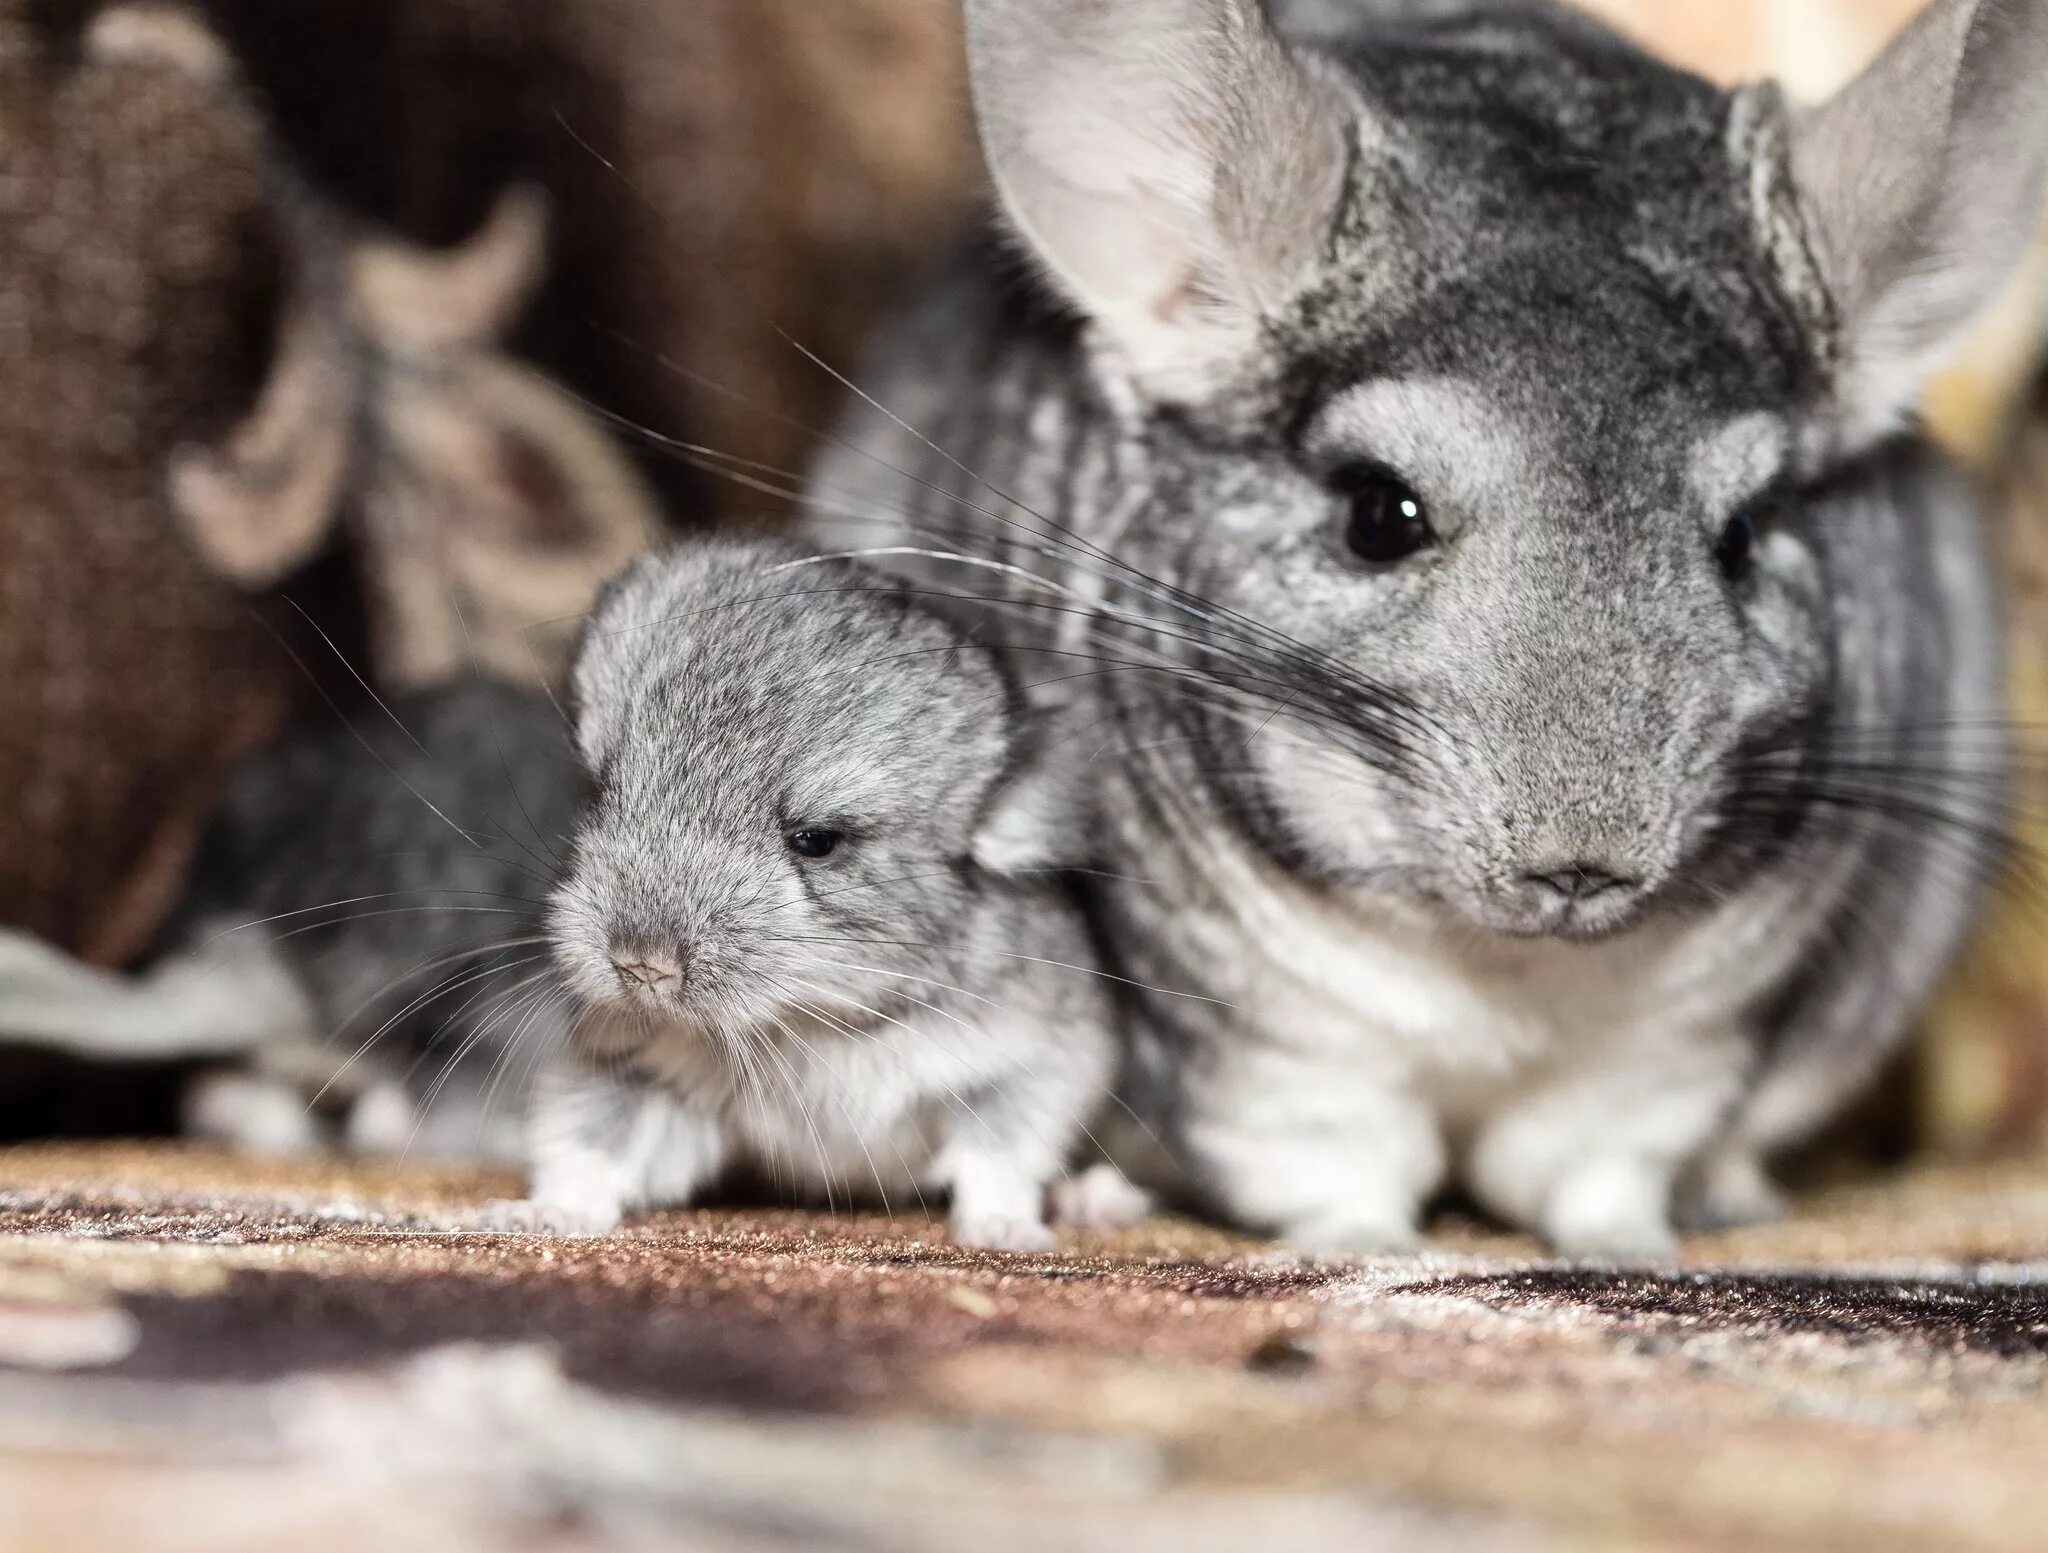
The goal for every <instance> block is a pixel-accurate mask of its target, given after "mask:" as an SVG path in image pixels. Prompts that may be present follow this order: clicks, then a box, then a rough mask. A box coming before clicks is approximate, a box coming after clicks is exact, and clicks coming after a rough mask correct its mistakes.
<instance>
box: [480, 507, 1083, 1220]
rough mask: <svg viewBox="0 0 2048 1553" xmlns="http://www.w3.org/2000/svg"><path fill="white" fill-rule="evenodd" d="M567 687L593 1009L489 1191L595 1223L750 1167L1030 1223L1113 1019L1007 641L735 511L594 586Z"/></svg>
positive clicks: (563, 903)
mask: <svg viewBox="0 0 2048 1553" xmlns="http://www.w3.org/2000/svg"><path fill="white" fill-rule="evenodd" d="M575 697H576V704H577V726H578V737H579V741H580V745H581V749H582V754H583V757H584V760H585V761H586V763H587V764H588V766H589V768H590V769H591V770H592V771H593V772H594V773H595V774H596V776H597V783H598V790H597V795H596V798H595V800H594V802H593V805H592V808H591V811H590V814H589V817H588V819H587V821H586V823H585V824H584V826H583V829H582V830H581V832H580V833H579V835H578V837H577V841H576V848H575V859H574V864H573V866H572V868H571V869H570V871H569V873H568V875H567V877H566V878H565V880H564V882H563V885H562V888H561V890H560V892H559V893H558V895H557V896H556V899H555V902H554V907H553V910H552V913H551V928H552V932H553V935H554V940H555V949H556V958H557V961H558V963H559V965H560V968H561V972H562V975H563V978H564V980H565V983H566V985H567V986H568V988H569V989H570V990H571V992H572V993H573V994H574V995H575V996H576V997H577V999H578V1000H579V1002H580V1003H581V1005H582V1006H583V1008H584V1010H585V1014H584V1018H583V1020H582V1021H581V1023H580V1024H579V1027H578V1031H577V1035H576V1037H575V1039H574V1041H573V1042H572V1045H571V1048H570V1050H569V1051H567V1052H566V1053H565V1054H564V1057H563V1060H562V1061H561V1062H560V1063H558V1064H556V1065H555V1066H554V1067H553V1068H552V1069H551V1070H550V1071H549V1072H548V1073H547V1074H546V1075H545V1076H544V1077H543V1079H542V1082H541V1085H540V1088H539V1091H538V1093H537V1096H536V1103H535V1110H534V1118H533V1140H534V1181H533V1186H532V1198H531V1200H530V1201H528V1202H525V1203H520V1204H511V1205H507V1207H506V1209H505V1210H503V1212H502V1213H501V1214H500V1215H499V1216H498V1217H499V1220H500V1222H504V1223H508V1224H511V1225H514V1226H518V1227H530V1226H536V1225H537V1226H541V1227H575V1228H578V1229H590V1228H600V1229H601V1228H608V1227H609V1226H610V1225H611V1224H613V1223H615V1222H616V1221H617V1219H618V1217H619V1215H620V1213H622V1212H623V1211H625V1210H627V1209H631V1208H633V1207H637V1206H643V1205H647V1204H651V1203H677V1202H683V1201H687V1200H689V1199H690V1198H691V1197H693V1196H694V1195H696V1194H697V1193H698V1192H700V1191H701V1190H702V1189H703V1188H704V1187H705V1186H707V1185H708V1184H710V1183H711V1182H712V1181H713V1180H714V1179H716V1178H717V1177H719V1176H720V1175H722V1174H723V1173H724V1172H726V1171H727V1170H728V1169H730V1168H732V1167H735V1166H740V1167H747V1166H750V1167H752V1168H754V1169H757V1170H759V1171H761V1172H763V1173H765V1174H767V1175H769V1176H772V1177H773V1178H775V1179H776V1180H778V1181H781V1182H783V1183H785V1184H789V1185H794V1186H795V1187H797V1188H799V1189H800V1190H802V1191H803V1192H805V1193H806V1194H807V1195H816V1196H821V1197H823V1198H825V1199H826V1200H827V1201H844V1200H846V1199H847V1198H849V1197H868V1198H872V1197H875V1196H877V1195H879V1196H880V1197H881V1198H882V1199H883V1200H884V1201H885V1202H896V1203H909V1202H913V1201H915V1200H917V1199H918V1198H919V1196H920V1195H921V1193H922V1192H923V1191H925V1190H935V1191H950V1192H951V1194H952V1221H951V1222H952V1228H953V1232H954V1235H955V1237H956V1238H958V1239H962V1240H968V1241H973V1242H975V1243H979V1244H992V1245H1001V1246H1009V1247H1017V1248H1023V1247H1035V1246H1041V1245H1044V1244H1048V1243H1049V1239H1048V1234H1047V1231H1046V1229H1045V1225H1044V1199H1045V1189H1046V1188H1047V1186H1048V1185H1050V1184H1051V1183H1052V1182H1053V1180H1054V1178H1055V1177H1056V1176H1058V1175H1059V1174H1060V1173H1061V1172H1062V1170H1063V1169H1064V1167H1065V1165H1066V1164H1067V1162H1068V1158H1069V1156H1070V1154H1071V1153H1072V1152H1073V1150H1074V1148H1075V1145H1076V1144H1077V1142H1078V1141H1079V1139H1080V1138H1081V1136H1082V1131H1083V1127H1084V1125H1085V1122H1086V1121H1087V1119H1088V1118H1089V1117H1090V1116H1091V1115H1092V1114H1093V1113H1094V1111H1095V1110H1096V1108H1097V1107H1098V1106H1099V1105H1100V1104H1101V1102H1102V1100H1103V1098H1104V1095H1105V1092H1106V1089H1107V1086H1108V1083H1109V1076H1110V1074H1109V1069H1110V1063H1111V1058H1112V1047H1111V1043H1110V1040H1109V1036H1108V1032H1107V1021H1106V1015H1105V1010H1104V1000H1103V997H1102V994H1101V991H1100V988H1099V985H1098V981H1097V977H1096V975H1095V973H1094V971H1093V969H1092V966H1091V957H1090V948H1089V944H1088V942H1087V939H1086V936H1085V934H1084V933H1083V931H1082V927H1081V924H1080V920H1079V917H1078V914H1077V913H1076V912H1075V911H1074V910H1073V909H1072V907H1071V905H1070V904H1069V903H1068V902H1067V901H1066V900H1065V899H1064V898H1063V896H1062V894H1061V888H1060V885H1059V883H1058V881H1057V880H1056V879H1055V878H1054V877H1053V876H1052V875H1051V873H1050V870H1051V869H1052V868H1053V867H1055V866H1056V865H1058V864H1060V863H1061V862H1064V861H1068V860H1071V859H1073V858H1074V857H1075V856H1076V855H1077V854H1084V853H1085V850H1086V838H1087V830H1086V820H1085V814H1084V812H1083V811H1080V810H1079V809H1077V808H1076V807H1075V806H1074V805H1072V804H1069V803H1066V802H1063V801H1061V800H1060V799H1059V798H1058V797H1057V796H1056V795H1058V794H1059V793H1061V792H1062V791H1064V788H1063V784H1062V782H1061V780H1060V779H1059V777H1058V775H1057V767H1058V762H1059V760H1060V758H1061V753H1062V752H1061V750H1060V747H1059V746H1058V744H1057V743H1056V742H1053V741H1048V740H1046V739H1044V738H1043V737H1042V736H1041V733H1040V730H1039V727H1038V722H1037V719H1035V718H1034V717H1032V716H1031V715H1030V714H1029V713H1028V710H1027V708H1026V707H1025V706H1024V705H1023V703H1022V702H1021V701H1020V700H1019V699H1018V698H1017V696H1016V695H1015V693H1014V691H1013V690H1012V687H1011V685H1010V683H1009V681H1008V679H1007V677H1006V675H1005V672H1004V670H1003V668H1002V666H1001V663H1000V661H999V660H998V658H997V656H996V655H995V654H994V653H993V652H991V651H989V650H988V649H985V648H982V647H978V646H976V645H975V644H974V643H973V642H972V641H971V640H970V639H969V638H968V637H967V636H966V635H964V634H963V633H962V632H961V631H960V630H959V629H958V628H957V627H955V626H953V625H952V624H950V623H948V622H947V621H945V620H944V619H943V618H942V617H940V616H939V615H937V614H935V613H933V612H932V611H931V610H929V609H927V608H925V607H924V606H923V605H922V604H921V603H920V602H919V600H918V599H917V598H916V597H915V596H913V595H912V594H911V593H910V592H909V591H907V590H906V589H904V588H903V586H902V585H901V584H899V583H895V582H892V581H890V580H889V579H887V578H886V577H883V576H882V575H880V574H878V573H875V572H870V571H866V570H863V569H861V568H859V567H856V566H853V565H851V564H849V563H847V562H845V561H843V560H835V559H829V558H818V557H813V556H810V555H807V554H806V553H804V552H802V551H800V550H797V549H794V548H792V547H786V546H776V545H768V544H749V543H741V542H722V543H714V544H707V545H699V546H692V547H689V548H685V549H680V550H677V551H675V552H673V553H670V554H667V555H663V556H657V557H653V558H650V559H649V560H647V561H645V562H643V563H642V564H641V565H640V566H639V567H637V568H636V569H635V570H634V571H633V572H631V573H629V574H628V575H627V576H626V577H625V578H624V579H623V580H622V581H621V582H619V583H618V584H616V585H614V587H613V588H612V589H611V591H610V592H609V593H608V594H607V595H606V597H605V599H604V601H603V602H602V604H601V606H600V608H599V610H598V612H597V614H596V616H595V617H594V620H593V623H592V625H591V628H590V630H589V633H588V635H587V637H586V639H585V641H584V644H583V647H582V650H581V652H580V654H579V656H578V658H577V662H576V669H575ZM1049 795H1053V796H1050V797H1049ZM811 831H829V832H833V833H838V834H840V835H843V837H844V839H843V840H842V841H841V842H840V843H839V844H838V846H837V847H836V849H835V850H833V851H832V852H830V853H829V854H828V855H825V856H821V857H816V858H805V857H801V856H799V855H797V854H796V853H795V852H794V851H793V850H792V846H791V842H790V839H789V838H790V837H791V836H792V835H793V834H796V833H801V832H811Z"/></svg>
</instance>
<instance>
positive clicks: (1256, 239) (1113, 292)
mask: <svg viewBox="0 0 2048 1553" xmlns="http://www.w3.org/2000/svg"><path fill="white" fill-rule="evenodd" d="M967 34H968V44H969V60H970V64H971V66H972V72H973V80H974V100H975V108H976V113H977V116H978V117H979V119H980V123H981V132H982V141H983V144H984V146H985V148H986V150H987V153H988V161H989V166H990V168H991V170H992V171H993V173H994V175H995V181H996V185H997V187H998V188H999V189H1000V191H1001V193H1002V197H1003V204H1004V206H1005V208H1006V210H1007V211H1008V214H1009V217H1010V220H1011V222H1012V223H1013V225H1014V226H1015V227H1016V228H1017V230H1018V231H1019V233H1020V234H1021V235H1022V236H1023V237H1024V238H1025V240H1026V241H1027V242H1028V243H1029V244H1030V245H1031V247H1032V248H1033V249H1034V250H1035V251H1036V253H1037V255H1038V258H1039V259H1040V260H1041V262H1042V263H1043V264H1044V265H1045V267H1046V269H1047V270H1048V271H1050V273H1051V275H1052V277H1053V279H1054V280H1055V281H1057V282H1058V284H1059V285H1060V287H1061V288H1062V289H1063V290H1064V291H1065V292H1066V293H1067V295H1068V297H1069V298H1070V299H1071V300H1072V301H1073V302H1074V303H1076V304H1077V305H1078V306H1079V307H1080V308H1082V309H1083V310H1084V311H1085V312H1086V313H1088V314H1089V315H1090V316H1091V317H1092V318H1094V319H1095V320H1096V322H1097V323H1098V324H1100V325H1101V326H1102V328H1103V329H1104V330H1105V331H1106V333H1107V334H1108V335H1109V337H1110V338H1111V339H1112V340H1113V341H1115V342H1116V344H1117V345H1118V346H1120V347H1121V350H1122V352H1123V355H1124V356H1125V358H1126V359H1127V361H1128V363H1129V365H1130V367H1131V369H1132V371H1133V373H1134V375H1135V377H1136V378H1137V380H1138V381H1139V382H1140V383H1141V384H1144V385H1146V386H1147V387H1148V388H1150V389H1151V390H1152V391H1154V392H1156V393H1158V394H1159V395H1160V396H1161V397H1165V398H1173V397H1177V396H1178V397H1184V398H1193V397H1197V396H1199V394H1200V393H1202V392H1203V391H1204V390H1205V389H1206V388H1208V387H1212V386H1214V379H1215V376H1216V374H1217V373H1218V371H1219V369H1223V368H1227V367H1228V366H1229V365H1230V363H1231V361H1232V359H1233V357H1235V356H1236V355H1237V354H1238V353H1240V352H1242V351H1243V350H1244V349H1246V348H1247V347H1248V346H1249V345H1250V344H1251V342H1252V340H1253V338H1254V336H1255V331H1256V327H1257V324H1258V321H1259V318H1260V315H1261V313H1262V312H1263V311H1265V310H1266V309H1268V308H1270V307H1272V306H1273V305H1275V304H1277V303H1279V302H1282V301H1284V300H1286V298H1287V297H1288V296H1289V295H1290V294H1291V293H1292V291H1293V290H1294V289H1295V288H1296V287H1297V286H1298V285H1299V283H1300V281H1301V279H1302V277H1303V274H1304V272H1305V269H1306V267H1307V266H1308V265H1309V264H1311V263H1312V262H1313V261H1314V259H1315V257H1316V255H1317V254H1318V253H1319V252H1320V251H1321V245H1322V238H1323V235H1324V233H1325V232H1326V230H1327V228H1328V225H1329V222H1330V220H1331V218H1332V216H1333V215H1334V213H1335V211H1336V208H1337V204H1338V201H1339V199H1340V197H1341V193H1342V185H1343V178H1344V170H1345V160H1346V149H1345V148H1346V144H1347V134H1348V127H1349V125H1350V124H1351V123H1352V121H1353V119H1354V117H1355V112H1354V110H1353V109H1352V108H1351V107H1350V105H1349V104H1348V102H1347V100H1346V99H1345V98H1344V97H1343V96H1342V95H1341V94H1340V92H1339V90H1338V89H1337V88H1336V87H1335V86H1333V85H1332V84H1330V83H1329V82H1328V81H1326V80H1324V79H1323V78H1322V77H1321V76H1320V75H1319V74H1317V73H1316V72H1315V70H1313V69H1312V68H1310V67H1309V66H1308V65H1306V64H1305V63H1304V62H1303V61H1302V60H1300V59H1297V58H1296V56H1295V55H1294V54H1293V53H1291V52H1290V51H1289V49H1288V47H1287V45H1286V44H1284V43H1283V42H1282V41H1281V40H1280V39H1279V37H1278V36H1277V35H1276V34H1275V33H1274V31H1273V28H1272V25H1271V23H1270V22H1268V21H1267V19H1266V15H1265V10H1264V7H1263V6H1262V5H1261V4H1260V3H1259V0H1114V3H1109V0H968V5H967Z"/></svg>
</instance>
